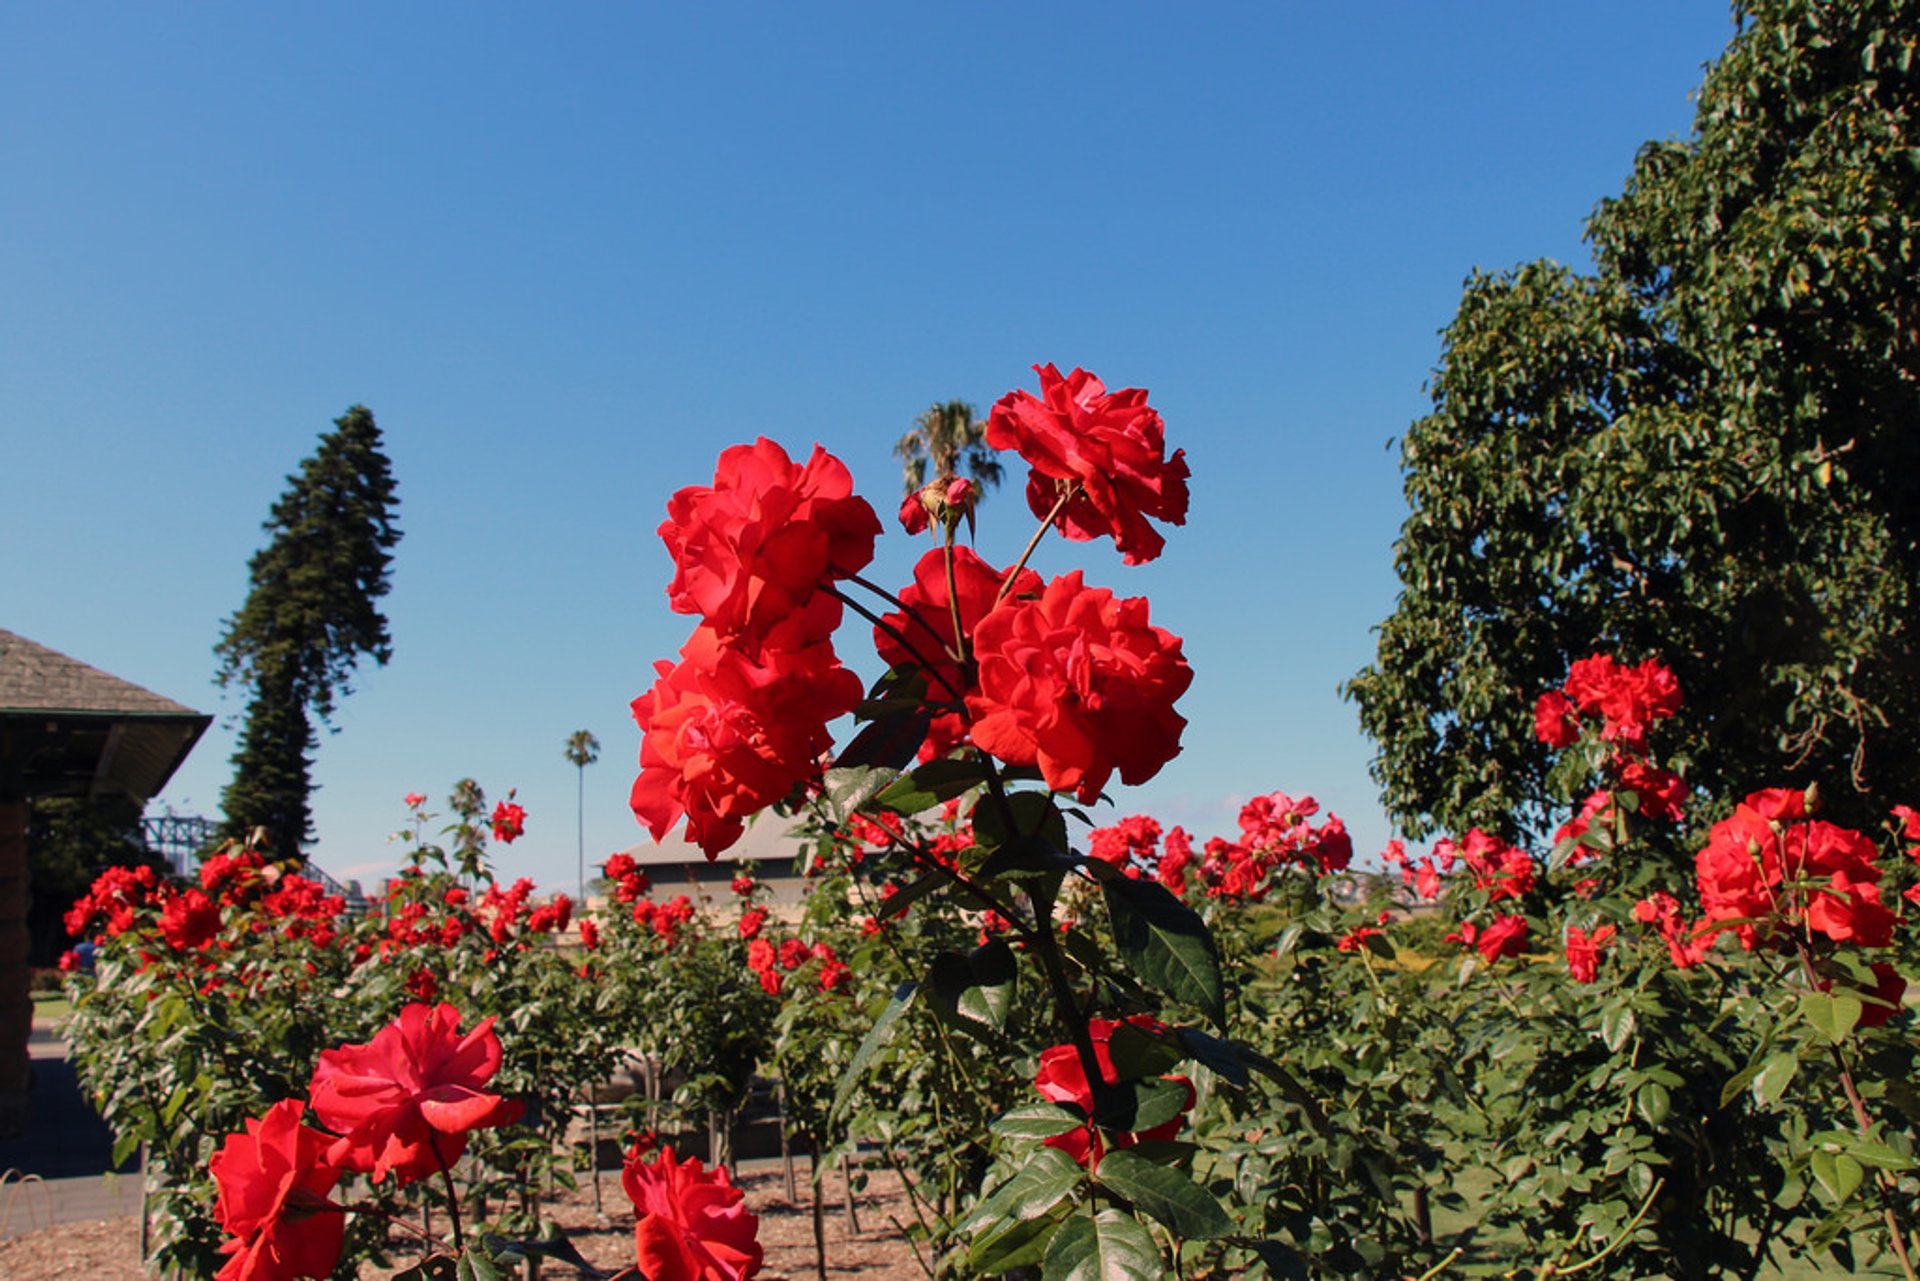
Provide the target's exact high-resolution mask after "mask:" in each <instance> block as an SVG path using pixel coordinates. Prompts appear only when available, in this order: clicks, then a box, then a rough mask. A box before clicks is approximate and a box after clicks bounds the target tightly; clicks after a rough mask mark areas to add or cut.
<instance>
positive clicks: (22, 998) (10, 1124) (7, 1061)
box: [0, 800, 33, 1138]
mask: <svg viewBox="0 0 1920 1281" xmlns="http://www.w3.org/2000/svg"><path fill="white" fill-rule="evenodd" d="M30 901H31V900H30V897H29V894H28V890H27V805H26V802H25V801H17V800H0V1138H12V1137H15V1136H17V1135H20V1134H24V1133H25V1132H26V1128H27V1087H28V1085H29V1084H30V1083H31V1077H32V1073H33V1067H32V1060H31V1059H30V1058H29V1057H28V1053H27V1042H28V1040H29V1039H30V1038H31V1037H32V1035H33V992H32V987H31V983H30V980H29V974H28V970H27V952H28V947H29V942H28V937H27V906H28V904H29V902H30Z"/></svg>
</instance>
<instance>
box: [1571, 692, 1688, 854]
mask: <svg viewBox="0 0 1920 1281" xmlns="http://www.w3.org/2000/svg"><path fill="white" fill-rule="evenodd" d="M1680 706H1681V697H1680V682H1679V681H1678V680H1677V679H1676V678H1675V677H1674V674H1673V672H1672V670H1671V669H1670V668H1668V667H1667V666H1666V665H1664V664H1663V663H1661V662H1660V661H1659V660H1657V659H1652V658H1649V659H1647V660H1645V661H1644V662H1641V663H1640V664H1638V665H1637V666H1634V667H1628V666H1626V665H1624V664H1622V663H1621V662H1619V661H1618V660H1617V659H1615V658H1614V657H1613V656H1612V655H1611V654H1594V655H1592V656H1591V657H1589V658H1583V659H1581V660H1579V661H1578V662H1576V663H1574V664H1573V665H1572V666H1571V667H1570V668H1568V671H1567V680H1566V684H1565V685H1563V686H1562V687H1561V688H1560V689H1558V690H1549V691H1548V692H1547V693H1545V694H1542V695H1541V696H1540V699H1539V701H1538V702H1537V703H1536V704H1535V705H1534V710H1533V730H1534V734H1535V736H1536V737H1538V738H1539V739H1540V741H1541V742H1543V743H1545V744H1546V745H1547V746H1549V747H1552V748H1555V749H1564V748H1567V747H1571V746H1572V745H1573V744H1574V743H1576V742H1578V741H1579V738H1580V733H1581V723H1580V722H1581V717H1582V716H1589V717H1593V716H1597V717H1599V718H1600V738H1601V740H1602V741H1603V742H1605V743H1608V744H1609V745H1610V746H1611V751H1610V752H1609V753H1608V758H1607V772H1608V774H1609V776H1610V778H1611V785H1610V786H1605V787H1601V788H1599V789H1597V790H1595V791H1594V792H1593V794H1592V795H1590V796H1588V797H1587V799H1586V801H1585V802H1584V803H1583V804H1582V805H1581V807H1580V812H1579V813H1578V814H1577V815H1575V816H1574V817H1573V818H1572V819H1571V820H1570V821H1569V822H1567V823H1566V824H1564V825H1563V826H1562V827H1561V828H1560V830H1559V831H1557V832H1555V833H1554V843H1555V844H1556V845H1558V844H1560V843H1561V842H1563V841H1579V840H1580V839H1581V838H1582V837H1584V836H1585V835H1586V834H1587V831H1588V830H1589V829H1590V828H1591V827H1592V826H1593V825H1594V824H1596V823H1604V822H1607V821H1609V820H1610V819H1611V818H1612V816H1613V806H1614V804H1615V801H1616V798H1617V796H1618V794H1620V793H1626V794H1629V795H1631V796H1632V798H1633V806H1632V810H1633V812H1635V813H1638V814H1640V815H1641V816H1643V817H1645V818H1651V819H1659V820H1662V821H1664V822H1678V821H1679V820H1680V817H1681V813H1682V811H1683V808H1684V806H1685V804H1686V799H1687V785H1686V782H1685V780H1683V779H1682V778H1681V777H1680V776H1679V775H1678V774H1676V773H1674V772H1673V771H1672V770H1669V769H1664V768H1662V767H1661V766H1658V765H1655V764H1654V763H1653V762H1652V761H1651V760H1650V759H1648V755H1647V730H1648V728H1649V727H1650V726H1651V725H1652V724H1653V723H1654V722H1655V721H1659V720H1665V719H1667V718H1668V717H1670V716H1672V715H1673V714H1674V713H1676V712H1678V711H1679V710H1680Z"/></svg>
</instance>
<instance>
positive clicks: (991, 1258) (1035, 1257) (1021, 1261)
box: [967, 1214, 1062, 1276]
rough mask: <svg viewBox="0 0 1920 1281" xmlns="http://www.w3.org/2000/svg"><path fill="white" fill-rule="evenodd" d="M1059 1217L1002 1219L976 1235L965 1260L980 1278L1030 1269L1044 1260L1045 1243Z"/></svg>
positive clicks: (1056, 1225)
mask: <svg viewBox="0 0 1920 1281" xmlns="http://www.w3.org/2000/svg"><path fill="white" fill-rule="evenodd" d="M1061 1217H1062V1216H1061V1215H1059V1214H1046V1215H1042V1216H1041V1217H1040V1218H1037V1219H1002V1220H1000V1221H999V1222H998V1223H996V1224H994V1225H992V1226H991V1227H988V1228H986V1229H985V1230H984V1231H982V1232H981V1233H980V1234H979V1235H977V1236H975V1237H974V1238H973V1240H972V1241H971V1242H970V1243H969V1244H968V1246H967V1261H968V1262H969V1263H971V1264H972V1265H973V1270H974V1271H975V1272H976V1273H978V1274H979V1275H981V1276H996V1275H998V1274H999V1273H1002V1272H1010V1271H1012V1270H1013V1269H1014V1268H1030V1267H1032V1266H1033V1265H1035V1264H1037V1263H1039V1262H1040V1260H1041V1259H1043V1258H1045V1257H1046V1252H1047V1244H1048V1242H1050V1241H1051V1240H1052V1239H1053V1232H1054V1229H1055V1228H1057V1227H1059V1226H1060V1219H1061Z"/></svg>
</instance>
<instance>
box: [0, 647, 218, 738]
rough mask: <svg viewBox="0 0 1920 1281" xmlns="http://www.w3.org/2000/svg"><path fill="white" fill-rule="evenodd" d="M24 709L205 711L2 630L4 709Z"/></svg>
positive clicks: (0, 702)
mask: <svg viewBox="0 0 1920 1281" xmlns="http://www.w3.org/2000/svg"><path fill="white" fill-rule="evenodd" d="M25 711H32V712H106V713H110V714H113V715H120V716H141V715H159V716H198V715H200V713H198V712H196V711H194V710H193V709H192V708H191V707H188V706H187V705H186V704H185V703H176V702H174V701H173V700H172V699H170V698H163V697H161V696H160V695H158V694H156V693H154V692H153V691H152V690H149V689H142V688H141V687H140V686H138V685H135V684H134V683H133V682H132V681H124V680H121V679H120V678H119V677H118V676H112V675H109V674H108V673H106V672H103V671H101V670H100V669H99V668H97V667H90V666H88V665H87V664H86V663H83V662H81V661H80V660H79V659H77V658H68V657H67V656H66V655H65V654H62V653H61V652H60V651H59V650H57V649H48V648H47V647H46V646H45V645H41V644H39V643H37V642H35V641H30V640H28V639H27V638H26V637H24V636H21V635H19V634H18V633H16V632H10V631H7V630H6V629H5V628H0V712H25Z"/></svg>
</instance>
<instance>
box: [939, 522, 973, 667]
mask: <svg viewBox="0 0 1920 1281" xmlns="http://www.w3.org/2000/svg"><path fill="white" fill-rule="evenodd" d="M941 559H942V560H944V561H945V562H946V567H947V614H948V616H949V617H950V618H952V619H953V644H952V645H950V646H948V647H947V653H948V654H949V655H950V656H952V658H953V661H954V662H956V663H963V662H965V661H966V658H967V627H966V624H965V623H963V622H962V621H961V620H960V584H959V582H958V581H957V580H956V579H955V577H954V570H953V526H951V525H949V526H947V554H946V555H945V556H943V557H942V558H941Z"/></svg>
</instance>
